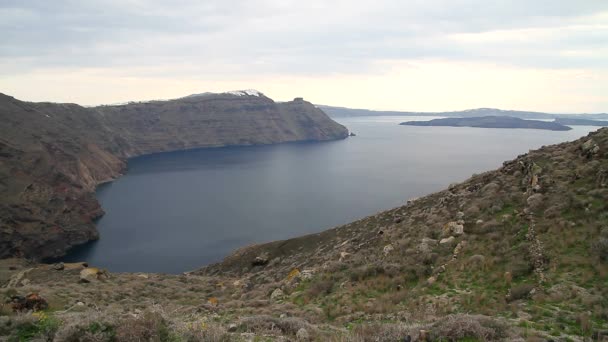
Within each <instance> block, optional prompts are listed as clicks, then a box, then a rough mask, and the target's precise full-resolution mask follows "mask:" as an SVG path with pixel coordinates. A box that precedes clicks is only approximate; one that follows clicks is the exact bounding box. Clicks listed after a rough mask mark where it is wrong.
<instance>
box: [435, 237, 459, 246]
mask: <svg viewBox="0 0 608 342" xmlns="http://www.w3.org/2000/svg"><path fill="white" fill-rule="evenodd" d="M454 240H456V238H455V237H453V236H450V237H447V238H445V239H441V240H440V241H439V244H440V245H445V244H451V243H453V242H454Z"/></svg>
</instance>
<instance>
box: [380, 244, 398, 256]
mask: <svg viewBox="0 0 608 342" xmlns="http://www.w3.org/2000/svg"><path fill="white" fill-rule="evenodd" d="M394 249H395V247H393V245H390V244H389V245H386V246H384V248H383V249H382V252H384V255H385V256H386V255H389V253H390V252H392V251H393V250H394Z"/></svg>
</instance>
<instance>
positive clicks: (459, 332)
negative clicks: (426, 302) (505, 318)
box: [428, 315, 508, 341]
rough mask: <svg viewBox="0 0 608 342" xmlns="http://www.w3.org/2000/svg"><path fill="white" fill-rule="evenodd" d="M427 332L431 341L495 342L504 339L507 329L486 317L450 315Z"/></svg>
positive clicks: (500, 323)
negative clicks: (475, 340) (468, 341)
mask: <svg viewBox="0 0 608 342" xmlns="http://www.w3.org/2000/svg"><path fill="white" fill-rule="evenodd" d="M428 330H429V331H430V336H431V340H432V341H435V340H439V341H444V340H448V341H460V340H464V339H467V338H469V339H471V338H472V339H477V340H480V341H496V340H499V339H501V338H505V337H506V335H507V330H508V328H507V325H506V324H505V323H502V322H499V321H497V320H494V319H492V318H489V317H486V316H477V315H450V316H447V317H446V318H444V319H442V320H441V321H439V322H437V323H435V324H433V325H432V326H431V327H430V328H429V329H428Z"/></svg>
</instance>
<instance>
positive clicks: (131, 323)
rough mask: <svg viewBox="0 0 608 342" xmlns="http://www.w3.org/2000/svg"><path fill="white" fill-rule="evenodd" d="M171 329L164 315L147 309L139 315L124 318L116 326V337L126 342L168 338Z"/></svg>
mask: <svg viewBox="0 0 608 342" xmlns="http://www.w3.org/2000/svg"><path fill="white" fill-rule="evenodd" d="M168 336H169V329H168V327H167V323H166V321H165V319H164V318H163V317H162V315H161V314H160V313H158V312H152V311H146V312H144V313H142V314H141V315H140V316H138V317H132V318H129V319H125V320H123V321H122V322H121V323H120V324H119V325H118V326H117V327H116V339H117V340H119V341H124V342H131V341H132V342H138V341H162V340H167V337H168Z"/></svg>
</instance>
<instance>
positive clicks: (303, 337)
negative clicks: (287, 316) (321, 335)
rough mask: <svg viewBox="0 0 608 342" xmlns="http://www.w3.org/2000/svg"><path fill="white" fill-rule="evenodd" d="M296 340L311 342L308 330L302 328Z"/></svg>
mask: <svg viewBox="0 0 608 342" xmlns="http://www.w3.org/2000/svg"><path fill="white" fill-rule="evenodd" d="M296 339H297V340H298V341H309V340H310V335H309V334H308V331H307V330H306V329H304V328H300V330H298V332H297V333H296Z"/></svg>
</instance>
